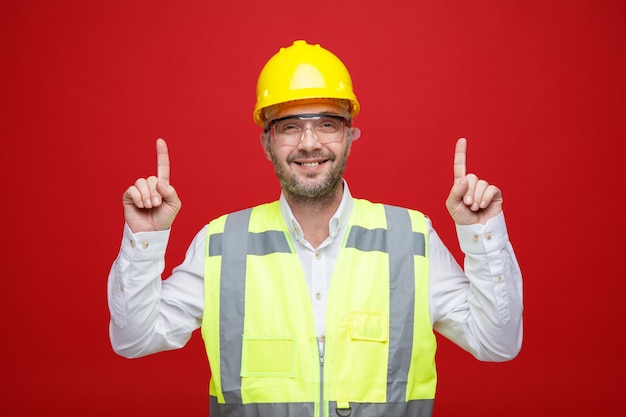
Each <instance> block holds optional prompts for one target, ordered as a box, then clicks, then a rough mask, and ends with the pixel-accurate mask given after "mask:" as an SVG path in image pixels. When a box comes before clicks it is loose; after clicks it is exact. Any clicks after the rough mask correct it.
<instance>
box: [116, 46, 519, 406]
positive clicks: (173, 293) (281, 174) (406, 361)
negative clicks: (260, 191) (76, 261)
mask: <svg viewBox="0 0 626 417" xmlns="http://www.w3.org/2000/svg"><path fill="white" fill-rule="evenodd" d="M359 108H360V107H359V102H358V101H357V99H356V96H355V95H354V93H353V91H352V81H351V79H350V75H349V73H348V71H347V70H346V68H345V66H344V65H343V63H342V62H341V61H340V60H339V59H338V58H337V57H336V56H335V55H333V54H332V53H330V52H329V51H327V50H325V49H323V48H321V47H320V46H319V45H309V44H307V43H306V42H304V41H296V42H294V43H293V45H291V46H290V47H287V48H282V49H281V50H280V51H279V52H278V53H277V54H276V55H275V56H274V57H272V58H271V59H270V60H269V61H268V63H267V64H266V65H265V67H264V68H263V70H262V72H261V74H260V76H259V81H258V84H257V104H256V107H255V110H254V120H255V122H256V123H257V124H258V125H259V126H261V127H262V128H263V131H262V133H261V143H262V145H263V149H264V151H265V155H266V157H267V158H268V159H269V160H270V161H272V163H273V165H274V169H275V171H276V174H277V176H278V179H279V181H280V184H281V188H282V193H281V196H280V199H279V200H278V201H276V202H273V203H269V204H264V205H261V206H257V207H254V208H252V209H247V210H242V211H239V212H236V213H231V214H229V215H225V216H222V217H220V218H218V219H215V220H213V221H212V222H210V223H209V224H208V225H207V226H206V227H205V228H203V230H201V231H200V232H199V233H198V235H197V236H196V237H195V239H194V241H193V242H192V244H191V246H190V247H189V250H188V252H187V255H186V258H185V261H184V262H183V263H182V264H181V265H180V266H178V267H177V268H175V269H174V271H173V273H172V276H171V277H169V278H168V279H167V280H165V281H161V273H162V271H163V258H164V253H165V246H166V244H167V240H168V236H169V229H170V226H171V225H172V223H173V221H174V218H175V217H176V214H177V213H178V211H179V209H180V207H181V202H180V199H179V198H178V196H177V194H176V191H175V189H174V187H173V186H172V185H171V184H170V183H169V174H170V165H169V157H168V151H167V145H166V143H165V141H163V140H161V139H159V140H158V141H157V160H158V170H157V176H156V177H154V176H153V177H149V178H145V179H139V180H137V182H136V183H135V184H134V185H133V186H131V187H130V188H128V190H127V191H126V192H125V193H124V197H123V204H124V216H125V220H126V227H125V231H124V239H123V243H122V248H121V251H120V255H119V256H118V258H117V260H116V261H115V263H114V264H113V267H112V270H111V273H110V276H109V288H108V295H109V308H110V311H111V317H112V320H111V327H110V336H111V342H112V345H113V348H114V349H115V351H116V352H117V353H119V354H120V355H123V356H125V357H138V356H143V355H147V354H150V353H154V352H158V351H163V350H168V349H175V348H179V347H181V346H183V345H184V344H185V343H186V342H187V341H188V340H189V338H190V337H191V333H192V332H193V331H194V330H196V329H197V328H199V327H202V334H203V338H204V340H205V344H206V350H207V356H208V359H209V363H210V367H211V373H212V378H211V384H210V412H211V415H212V416H216V415H217V416H220V415H223V416H295V415H297V416H329V415H335V414H337V415H350V414H351V413H353V415H354V416H387V417H394V416H429V415H431V414H432V407H433V400H434V395H435V386H436V372H435V365H434V355H435V349H436V346H435V336H434V333H433V329H435V330H437V331H438V332H439V333H441V334H442V335H444V336H445V337H447V338H449V339H450V340H452V341H453V342H455V343H456V344H458V345H459V346H461V347H462V348H463V349H465V350H467V351H469V352H470V353H472V354H473V355H474V356H475V357H477V358H478V359H480V360H485V361H504V360H509V359H511V358H513V357H515V356H516V355H517V353H518V352H519V349H520V346H521V339H522V318H521V315H522V289H521V274H520V271H519V267H518V265H517V261H516V259H515V255H514V253H513V250H512V248H511V245H510V243H509V241H508V235H507V231H506V226H505V223H504V217H503V213H502V194H501V192H500V190H499V189H498V188H497V187H495V186H494V185H490V184H488V183H487V182H486V181H484V180H481V179H478V177H476V175H474V174H467V173H466V164H465V161H466V147H467V143H466V141H465V139H460V140H459V141H458V142H457V144H456V149H455V156H454V169H453V172H454V183H453V185H452V188H451V191H450V194H449V197H448V199H447V202H446V205H447V208H448V210H449V212H450V214H451V216H452V218H453V219H454V221H455V223H456V224H457V231H458V235H459V241H460V244H461V248H462V250H463V251H464V253H465V255H466V262H465V265H466V270H465V271H463V270H462V269H461V268H460V267H459V266H458V265H457V263H456V262H455V261H454V259H453V257H452V255H451V254H450V253H449V252H448V250H447V249H446V248H445V246H444V245H443V243H442V242H441V240H440V239H439V237H438V236H437V234H436V233H435V231H434V230H433V228H432V226H431V224H430V222H429V220H428V219H427V218H426V217H425V216H424V215H423V214H421V213H419V212H417V211H413V210H407V209H403V208H399V207H392V206H387V205H381V204H373V203H370V202H368V201H365V200H359V199H355V198H353V197H352V196H351V194H350V191H349V188H348V185H347V183H346V182H345V180H344V179H343V172H344V168H345V164H346V160H347V157H348V155H349V153H350V147H351V145H352V142H353V141H354V140H356V139H358V137H359V135H360V131H359V130H358V128H356V127H354V126H353V125H352V121H353V119H354V117H355V116H356V115H357V114H358V112H359Z"/></svg>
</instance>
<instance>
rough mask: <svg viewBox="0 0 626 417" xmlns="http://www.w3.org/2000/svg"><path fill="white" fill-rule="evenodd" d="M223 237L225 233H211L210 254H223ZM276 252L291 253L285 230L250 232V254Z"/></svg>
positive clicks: (260, 254)
mask: <svg viewBox="0 0 626 417" xmlns="http://www.w3.org/2000/svg"><path fill="white" fill-rule="evenodd" d="M223 239H224V234H223V233H216V234H214V235H211V237H210V240H209V256H221V255H222V248H223ZM240 242H241V241H240ZM276 252H283V253H291V248H290V247H289V243H287V239H286V238H285V234H284V233H283V232H280V231H278V230H268V231H267V232H262V233H248V255H258V256H263V255H269V254H270V253H276Z"/></svg>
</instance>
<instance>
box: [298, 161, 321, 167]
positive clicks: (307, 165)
mask: <svg viewBox="0 0 626 417" xmlns="http://www.w3.org/2000/svg"><path fill="white" fill-rule="evenodd" d="M319 164H320V163H319V162H303V163H302V166H303V167H316V166H318V165H319Z"/></svg>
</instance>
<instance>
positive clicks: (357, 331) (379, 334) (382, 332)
mask: <svg viewBox="0 0 626 417" xmlns="http://www.w3.org/2000/svg"><path fill="white" fill-rule="evenodd" d="M350 338H352V339H353V340H366V341H370V342H386V341H387V340H388V339H389V316H388V315H387V314H383V313H375V312H370V311H352V312H350Z"/></svg>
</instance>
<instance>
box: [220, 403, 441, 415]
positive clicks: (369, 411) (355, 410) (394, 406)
mask: <svg viewBox="0 0 626 417" xmlns="http://www.w3.org/2000/svg"><path fill="white" fill-rule="evenodd" d="M433 405H434V400H432V399H429V400H411V401H409V402H406V401H405V402H394V403H350V409H351V414H350V415H351V416H354V417H356V416H358V417H380V416H385V417H407V416H411V417H430V416H432V415H433ZM336 410H337V403H336V402H334V401H331V402H330V405H329V413H328V415H329V416H331V417H332V416H337V411H336ZM347 412H348V410H345V412H343V411H342V410H339V413H341V415H346V414H347ZM211 416H213V414H211Z"/></svg>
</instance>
